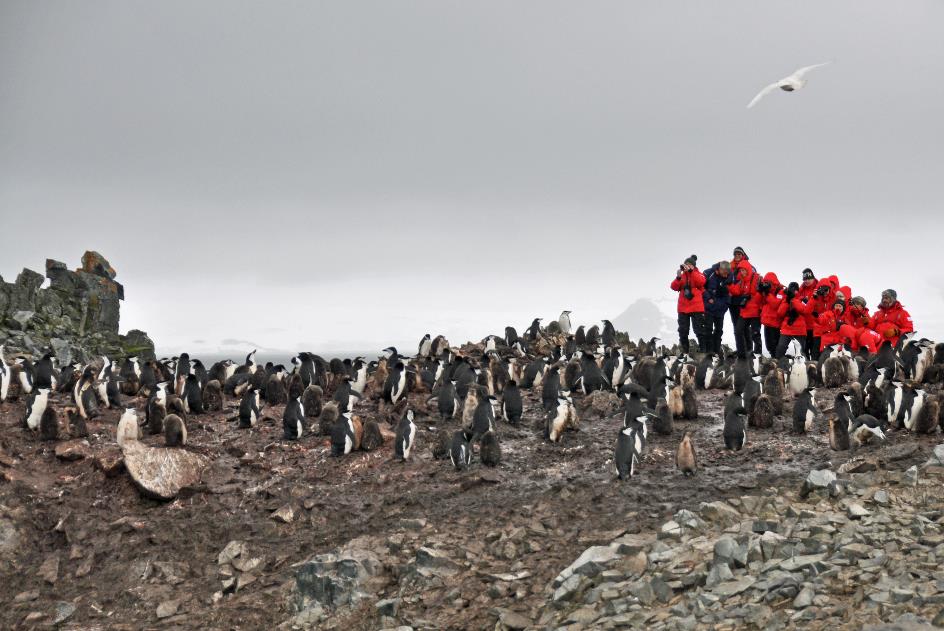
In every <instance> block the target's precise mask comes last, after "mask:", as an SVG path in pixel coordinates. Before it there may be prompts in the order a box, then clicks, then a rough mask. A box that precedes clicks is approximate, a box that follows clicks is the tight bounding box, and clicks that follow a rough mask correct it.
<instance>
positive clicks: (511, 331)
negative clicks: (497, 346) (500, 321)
mask: <svg viewBox="0 0 944 631" xmlns="http://www.w3.org/2000/svg"><path fill="white" fill-rule="evenodd" d="M517 342H518V331H517V329H515V327H513V326H506V327H505V346H508V347H509V348H510V347H513V346H514V345H515V344H516V343H517Z"/></svg>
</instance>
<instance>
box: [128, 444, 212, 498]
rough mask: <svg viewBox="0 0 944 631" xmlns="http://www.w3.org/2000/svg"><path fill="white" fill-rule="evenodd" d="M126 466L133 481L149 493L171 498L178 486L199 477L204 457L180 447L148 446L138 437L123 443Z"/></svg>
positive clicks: (188, 483) (187, 484) (186, 485)
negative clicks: (139, 440) (138, 439)
mask: <svg viewBox="0 0 944 631" xmlns="http://www.w3.org/2000/svg"><path fill="white" fill-rule="evenodd" d="M123 451H124V462H125V468H126V469H127V470H128V473H129V474H130V475H131V479H132V480H134V483H135V485H137V487H138V488H139V489H140V490H141V492H142V493H144V494H145V495H147V496H148V497H153V498H154V499H159V500H172V499H174V498H175V497H177V494H178V493H179V492H180V490H181V489H183V488H184V487H188V486H193V485H194V484H196V483H197V482H199V481H200V476H201V474H202V473H203V470H204V469H205V468H206V465H207V461H206V458H204V457H203V456H200V455H198V454H194V453H190V452H189V451H184V450H182V449H168V448H163V447H148V446H147V445H143V444H141V443H139V442H138V441H130V442H128V443H125V447H124V450H123Z"/></svg>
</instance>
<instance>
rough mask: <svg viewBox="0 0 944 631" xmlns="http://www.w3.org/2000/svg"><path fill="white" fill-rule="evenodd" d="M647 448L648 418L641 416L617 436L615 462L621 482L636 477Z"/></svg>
mask: <svg viewBox="0 0 944 631" xmlns="http://www.w3.org/2000/svg"><path fill="white" fill-rule="evenodd" d="M645 447H646V417H645V416H641V417H639V418H638V419H636V422H635V423H633V424H632V425H631V426H629V427H624V428H623V429H621V430H620V432H619V434H617V436H616V453H615V454H614V457H613V461H614V464H616V474H617V476H618V477H619V479H620V480H626V479H628V478H631V477H632V476H634V475H636V467H637V466H638V465H639V461H640V460H641V459H642V452H643V450H644V449H645Z"/></svg>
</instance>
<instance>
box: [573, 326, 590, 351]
mask: <svg viewBox="0 0 944 631" xmlns="http://www.w3.org/2000/svg"><path fill="white" fill-rule="evenodd" d="M574 341H575V342H576V343H577V346H579V347H581V348H583V346H584V344H586V343H587V332H586V331H584V328H583V325H582V324H581V325H580V326H578V327H577V330H576V331H574Z"/></svg>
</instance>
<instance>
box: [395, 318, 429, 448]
mask: <svg viewBox="0 0 944 631" xmlns="http://www.w3.org/2000/svg"><path fill="white" fill-rule="evenodd" d="M426 337H429V335H428V334H427V335H426ZM414 440H416V423H414V422H413V410H407V411H406V414H404V415H403V418H401V419H400V422H399V423H398V424H397V435H396V439H395V440H394V442H393V455H394V456H395V457H397V458H399V459H400V460H403V461H407V460H409V459H410V451H412V449H413V441H414Z"/></svg>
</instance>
